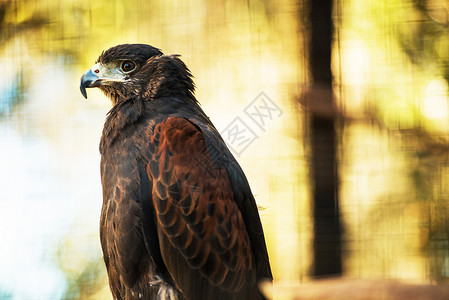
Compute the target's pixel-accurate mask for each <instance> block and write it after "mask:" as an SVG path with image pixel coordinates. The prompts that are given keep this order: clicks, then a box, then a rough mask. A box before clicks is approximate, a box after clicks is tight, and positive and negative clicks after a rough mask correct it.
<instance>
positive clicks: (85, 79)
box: [80, 70, 102, 99]
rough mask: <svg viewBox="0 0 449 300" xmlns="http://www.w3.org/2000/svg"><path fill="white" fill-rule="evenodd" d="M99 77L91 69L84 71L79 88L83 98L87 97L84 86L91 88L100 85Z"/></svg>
mask: <svg viewBox="0 0 449 300" xmlns="http://www.w3.org/2000/svg"><path fill="white" fill-rule="evenodd" d="M101 81H102V80H101V79H100V78H99V77H98V76H97V75H95V74H94V72H92V70H87V71H86V73H84V74H83V76H82V77H81V83H80V90H81V94H83V96H84V98H86V99H87V92H86V88H93V87H97V86H100V85H101Z"/></svg>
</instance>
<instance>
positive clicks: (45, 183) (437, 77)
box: [0, 0, 449, 299]
mask: <svg viewBox="0 0 449 300" xmlns="http://www.w3.org/2000/svg"><path fill="white" fill-rule="evenodd" d="M333 5H334V6H333V14H332V21H333V24H334V32H333V43H332V72H333V93H334V102H333V103H331V105H330V106H329V105H328V104H323V105H321V106H320V105H318V106H315V107H314V108H313V107H312V108H310V106H308V105H305V104H304V101H303V100H304V93H305V92H306V90H307V88H308V86H309V85H310V83H311V80H312V77H313V76H311V73H310V68H309V63H308V61H309V53H308V49H309V43H310V32H311V25H310V22H309V21H308V13H309V11H310V7H309V4H308V2H307V1H305V0H299V1H293V0H282V1H273V0H248V1H226V0H213V1H206V0H194V1H188V2H187V1H162V0H156V1H129V0H127V1H125V0H115V1H110V0H108V1H107V0H96V1H89V0H68V1H62V0H40V1H37V0H21V1H13V0H0V153H1V155H0V191H1V196H0V228H1V229H0V237H1V243H0V299H111V296H110V292H109V287H108V285H107V278H106V272H105V267H104V263H103V260H102V255H101V249H100V243H99V234H98V227H99V218H100V209H101V203H102V195H101V186H100V174H99V159H100V155H99V152H98V143H99V139H100V135H101V130H102V126H103V122H104V120H105V116H106V113H107V112H108V111H109V109H110V107H111V104H110V102H109V100H107V99H106V98H105V97H104V96H103V95H102V94H101V93H100V92H99V91H97V90H94V89H91V90H89V91H88V94H89V98H88V100H87V101H86V100H84V98H83V97H82V96H81V94H80V92H79V79H80V77H81V75H82V74H83V73H84V71H85V70H87V69H88V68H90V67H91V66H92V65H93V64H94V62H95V60H96V59H97V57H98V56H99V54H100V53H101V51H103V50H105V49H107V48H109V47H111V46H114V45H116V44H120V43H135V42H139V43H147V44H151V45H153V46H156V47H158V48H160V49H162V51H163V52H164V53H166V54H181V55H182V59H183V60H184V62H185V63H186V64H187V65H188V66H189V67H190V69H191V71H192V73H193V74H194V76H195V82H196V85H197V91H196V96H197V99H198V100H199V101H200V103H201V104H202V107H203V109H204V110H205V112H206V113H207V114H208V115H209V116H210V117H211V119H212V121H213V122H214V124H215V125H216V127H217V129H218V130H219V131H221V130H224V129H226V128H228V126H229V125H230V124H232V122H233V121H235V120H236V118H238V119H239V120H240V121H241V122H243V123H244V124H246V126H247V127H249V128H250V129H251V130H252V131H253V133H254V135H253V137H254V138H253V139H252V140H251V143H250V144H248V146H247V147H246V148H245V149H243V150H242V151H239V152H238V153H235V155H236V158H237V160H238V161H239V162H240V164H241V165H242V168H243V169H244V171H245V173H246V175H247V177H248V180H249V182H250V184H251V187H252V191H253V193H254V194H255V197H256V200H257V202H258V205H259V206H260V207H261V211H260V214H261V218H262V222H263V225H264V229H265V234H266V239H267V245H268V250H269V254H270V259H271V263H272V269H273V273H274V276H275V279H276V281H277V282H292V283H298V282H305V281H308V280H310V279H311V278H312V277H313V275H314V272H313V271H312V261H313V251H312V248H313V230H314V222H313V212H312V207H313V205H312V203H311V202H312V199H313V193H314V188H313V186H314V185H313V176H312V175H313V174H312V172H311V157H313V147H311V143H310V141H311V130H310V114H314V113H317V111H324V114H326V111H331V115H332V116H331V118H332V120H334V125H335V132H336V135H335V137H336V139H335V157H334V162H335V169H336V174H338V177H337V185H336V186H337V188H336V189H335V191H336V193H337V195H336V196H338V197H337V198H338V199H339V203H338V205H339V208H340V217H339V218H340V222H341V224H340V226H341V241H342V243H341V264H342V273H343V275H346V276H350V277H357V278H386V279H400V280H406V281H413V282H426V283H447V282H448V279H449V185H448V184H447V181H448V180H449V173H448V170H449V164H448V163H449V156H448V153H449V135H448V133H449V111H448V109H449V108H448V95H449V93H448V89H449V86H448V80H449V34H448V33H449V2H448V1H443V0H409V1H405V0H402V1H400V0H388V1H387V0H380V1H379V0H363V1H360V0H357V1H356V0H336V1H334V2H333ZM261 93H263V94H261ZM260 95H263V97H265V99H268V100H269V103H271V104H272V105H273V104H274V105H275V107H277V114H276V115H273V116H272V117H270V118H269V119H267V120H266V123H264V126H263V127H261V126H258V124H256V123H255V122H254V120H253V119H251V118H250V117H249V116H250V115H249V114H248V113H247V112H248V108H251V107H252V106H251V105H253V104H254V103H255V102H254V101H258V100H260Z"/></svg>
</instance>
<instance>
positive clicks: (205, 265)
mask: <svg viewBox="0 0 449 300" xmlns="http://www.w3.org/2000/svg"><path fill="white" fill-rule="evenodd" d="M149 148H150V149H154V151H149V152H150V153H151V157H150V160H149V166H148V168H147V171H148V175H149V177H150V182H152V184H153V186H152V191H153V192H152V196H153V197H152V199H153V206H154V207H155V215H156V218H155V222H156V226H157V227H158V232H159V243H160V245H161V253H162V258H163V260H164V262H165V264H166V266H167V269H168V271H169V272H170V274H171V276H172V278H173V280H174V281H175V283H176V285H177V287H178V288H179V289H180V290H181V291H182V292H183V293H184V294H185V295H186V296H187V297H190V298H192V299H200V297H201V299H205V298H204V297H208V298H210V297H218V299H232V298H233V297H237V298H241V297H242V295H243V297H246V299H251V297H249V295H252V294H255V293H257V291H256V292H255V290H256V288H255V279H256V270H255V261H254V257H253V253H252V249H251V243H250V240H249V237H248V232H247V230H246V227H245V222H244V220H243V216H242V213H241V211H240V209H239V207H238V205H237V203H236V201H235V198H234V193H233V189H232V186H231V183H230V180H229V177H228V174H227V172H226V170H225V169H224V168H220V167H218V166H217V165H216V164H214V162H213V161H212V159H211V157H210V155H209V152H208V151H207V146H206V142H205V140H204V136H203V134H202V132H201V130H200V129H199V127H197V126H195V125H194V124H192V123H191V122H190V121H189V120H187V119H184V118H180V117H170V118H168V119H166V120H164V121H162V122H160V123H158V124H156V125H155V127H154V130H153V136H152V137H151V139H150V145H149ZM198 275H199V276H198ZM194 276H195V277H194ZM185 277H190V278H199V279H198V280H199V281H200V283H198V282H194V281H192V280H185ZM195 280H196V279H195ZM198 286H201V287H202V288H201V289H200V288H198ZM236 295H237V296H236Z"/></svg>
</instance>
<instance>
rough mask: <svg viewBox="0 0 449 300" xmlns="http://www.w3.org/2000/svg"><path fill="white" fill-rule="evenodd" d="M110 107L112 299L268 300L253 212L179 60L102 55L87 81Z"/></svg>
mask: <svg viewBox="0 0 449 300" xmlns="http://www.w3.org/2000/svg"><path fill="white" fill-rule="evenodd" d="M93 87H98V88H99V89H100V90H101V91H103V92H104V93H105V94H106V96H107V97H108V98H109V99H110V100H111V102H112V105H113V107H112V109H111V110H110V111H109V113H108V114H107V118H106V121H105V125H104V129H103V133H102V137H101V142H100V153H101V182H102V188H103V206H102V211H101V219H100V239H101V246H102V250H103V256H104V261H105V264H106V268H107V273H108V277H109V286H110V288H111V291H112V294H113V297H114V298H115V299H213V300H218V299H226V300H229V299H263V296H262V295H261V294H260V292H259V290H258V287H257V283H258V281H259V280H261V279H263V278H268V279H272V274H271V268H270V263H269V259H268V253H267V248H266V245H265V239H264V233H263V229H262V224H261V221H260V218H259V213H258V210H257V206H256V202H255V200H254V197H253V195H252V193H251V190H250V187H249V184H248V181H247V179H246V177H245V174H244V173H243V171H242V169H241V168H240V166H239V164H238V163H237V161H236V160H235V158H234V157H233V156H232V154H231V152H230V151H229V150H228V148H227V147H226V145H225V142H224V141H223V139H222V138H221V136H220V134H219V133H218V131H217V130H216V129H215V127H214V125H213V124H212V122H211V121H210V120H209V118H208V117H207V115H206V114H205V113H204V112H203V110H202V109H201V107H200V106H199V104H198V101H197V100H196V99H195V96H194V83H193V80H192V74H191V73H190V71H189V69H188V68H187V67H186V65H185V64H184V63H183V62H182V61H181V60H180V58H179V56H178V55H164V54H163V53H162V52H161V51H160V50H159V49H157V48H155V47H152V46H149V45H144V44H124V45H118V46H115V47H112V48H110V49H108V50H106V51H104V52H103V53H102V54H101V55H100V57H99V58H98V60H97V61H96V63H95V65H94V66H93V67H92V68H90V69H89V70H87V71H86V72H85V73H84V74H83V76H82V77H81V84H80V89H81V93H82V94H83V96H84V97H85V98H87V93H86V88H93Z"/></svg>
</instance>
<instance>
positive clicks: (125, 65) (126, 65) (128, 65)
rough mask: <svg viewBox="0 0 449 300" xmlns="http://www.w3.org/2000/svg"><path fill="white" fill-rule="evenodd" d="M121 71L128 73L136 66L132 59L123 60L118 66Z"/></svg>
mask: <svg viewBox="0 0 449 300" xmlns="http://www.w3.org/2000/svg"><path fill="white" fill-rule="evenodd" d="M120 68H121V69H122V71H123V72H125V73H129V72H131V71H132V70H134V69H135V68H136V64H135V63H134V62H133V61H132V60H125V61H123V62H122V65H121V66H120Z"/></svg>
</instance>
